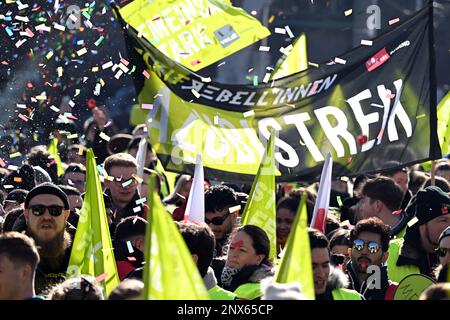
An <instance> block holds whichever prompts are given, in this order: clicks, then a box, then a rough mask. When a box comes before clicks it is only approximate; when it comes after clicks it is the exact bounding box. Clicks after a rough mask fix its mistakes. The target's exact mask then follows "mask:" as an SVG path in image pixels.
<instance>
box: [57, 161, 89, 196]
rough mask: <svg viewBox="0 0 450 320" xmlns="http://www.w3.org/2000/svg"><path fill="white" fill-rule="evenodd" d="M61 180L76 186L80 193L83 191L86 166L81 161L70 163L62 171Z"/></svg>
mask: <svg viewBox="0 0 450 320" xmlns="http://www.w3.org/2000/svg"><path fill="white" fill-rule="evenodd" d="M61 182H62V183H63V184H65V185H69V186H72V187H75V188H77V190H78V191H80V193H83V192H84V191H85V183H86V167H85V166H84V165H82V164H81V163H71V164H69V166H68V167H67V168H66V170H65V171H64V175H63V176H62V179H61Z"/></svg>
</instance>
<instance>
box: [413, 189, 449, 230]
mask: <svg viewBox="0 0 450 320" xmlns="http://www.w3.org/2000/svg"><path fill="white" fill-rule="evenodd" d="M449 213H450V196H449V195H448V194H447V193H445V192H444V191H442V190H441V189H440V188H438V187H435V186H430V187H427V188H426V189H425V190H420V191H419V192H418V193H417V200H416V217H417V219H418V223H419V225H422V224H425V223H427V222H428V221H430V220H433V219H434V218H437V217H440V216H442V215H446V214H449Z"/></svg>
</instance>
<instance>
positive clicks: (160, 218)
mask: <svg viewBox="0 0 450 320" xmlns="http://www.w3.org/2000/svg"><path fill="white" fill-rule="evenodd" d="M155 178H156V177H155V175H153V174H152V175H151V176H150V178H149V187H148V195H147V199H148V204H149V211H148V214H147V220H148V224H147V231H146V235H145V251H144V256H145V264H144V277H143V279H144V292H143V296H144V300H207V299H208V293H207V291H206V287H205V285H204V283H203V279H202V278H201V276H200V273H199V272H198V269H197V266H196V265H195V263H194V260H193V259H192V256H191V254H190V252H189V249H188V248H187V246H186V243H185V242H184V240H183V237H182V236H181V234H180V232H179V231H178V229H177V227H176V225H175V223H174V221H173V219H172V217H171V216H170V214H169V213H168V212H167V210H166V209H165V208H164V206H163V204H162V203H161V199H160V198H159V196H158V194H157V193H156V192H155V183H156V182H155Z"/></svg>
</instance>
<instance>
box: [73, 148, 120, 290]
mask: <svg viewBox="0 0 450 320" xmlns="http://www.w3.org/2000/svg"><path fill="white" fill-rule="evenodd" d="M67 274H68V275H69V276H76V275H79V274H87V275H91V276H94V277H96V278H97V279H98V280H99V281H100V283H101V284H102V285H103V289H104V292H105V295H106V296H108V295H109V294H110V293H111V291H112V290H113V289H114V288H115V287H116V286H117V285H118V284H119V276H118V273H117V267H116V260H115V258H114V252H113V247H112V242H111V235H110V234H109V226H108V218H107V216H106V210H105V202H104V200H103V192H102V185H101V183H100V177H99V174H98V171H97V164H96V162H95V158H94V152H93V151H92V149H90V148H89V149H88V151H87V159H86V193H85V195H84V200H83V207H82V208H81V213H80V219H79V221H78V226H77V231H76V233H75V239H74V241H73V245H72V252H71V254H70V260H69V267H68V268H67Z"/></svg>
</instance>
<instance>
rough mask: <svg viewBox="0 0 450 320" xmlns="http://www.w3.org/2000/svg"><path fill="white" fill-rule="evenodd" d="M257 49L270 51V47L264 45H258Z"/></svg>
mask: <svg viewBox="0 0 450 320" xmlns="http://www.w3.org/2000/svg"><path fill="white" fill-rule="evenodd" d="M259 51H266V52H267V51H270V47H266V46H260V47H259Z"/></svg>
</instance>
